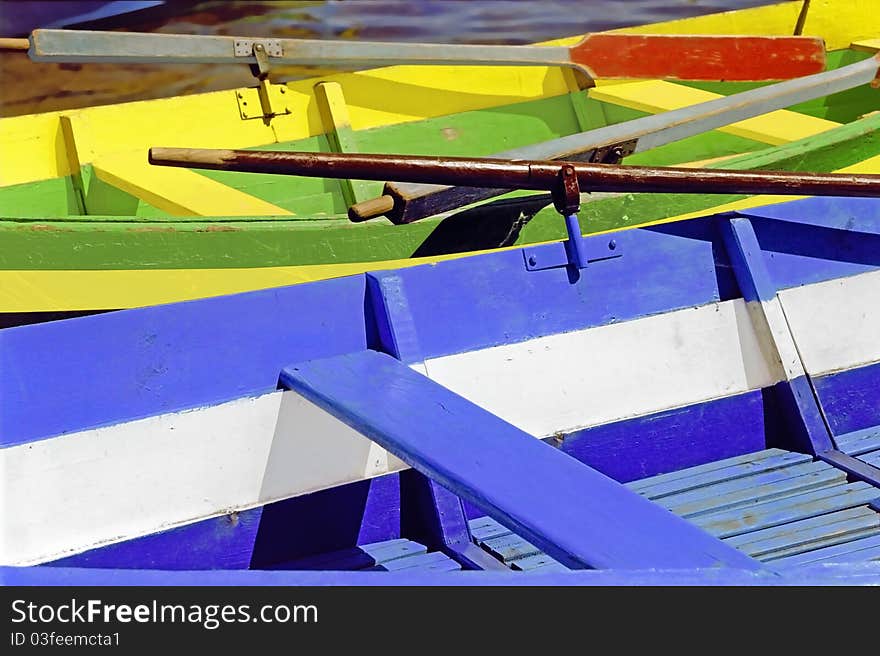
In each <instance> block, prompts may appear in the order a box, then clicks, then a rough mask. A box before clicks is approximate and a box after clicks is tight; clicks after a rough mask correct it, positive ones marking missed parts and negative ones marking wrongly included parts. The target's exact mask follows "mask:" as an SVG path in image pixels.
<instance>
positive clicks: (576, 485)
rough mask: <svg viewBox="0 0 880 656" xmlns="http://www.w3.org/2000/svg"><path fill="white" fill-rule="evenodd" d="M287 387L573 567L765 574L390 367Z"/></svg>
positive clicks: (326, 374)
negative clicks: (721, 568)
mask: <svg viewBox="0 0 880 656" xmlns="http://www.w3.org/2000/svg"><path fill="white" fill-rule="evenodd" d="M281 384H282V385H283V386H286V387H289V388H291V389H293V390H295V391H296V392H298V393H300V394H302V395H304V396H305V398H307V399H308V400H310V401H312V402H313V403H315V404H316V405H318V406H319V407H321V408H323V409H325V410H326V411H328V412H329V413H330V414H332V415H334V416H336V417H337V418H338V419H340V420H341V421H343V422H344V423H346V424H348V425H349V426H352V427H353V428H355V429H356V430H358V431H359V432H361V433H362V434H364V435H365V436H367V437H368V438H370V439H371V440H373V441H374V442H376V443H378V444H379V445H381V446H383V447H385V448H386V449H388V450H389V451H390V452H391V453H393V454H395V455H397V456H398V457H400V458H401V459H403V460H404V461H405V462H406V463H407V464H409V465H410V466H412V467H413V468H415V469H416V470H418V471H420V472H421V473H422V474H424V475H426V476H429V477H430V478H432V479H434V480H436V481H437V482H438V483H440V484H441V485H443V486H444V487H446V488H447V489H449V490H450V491H452V492H454V493H456V494H458V495H459V496H461V497H463V498H465V499H466V500H468V501H469V502H471V503H473V504H474V505H476V506H477V507H479V508H481V509H482V510H483V511H484V512H486V514H487V515H489V516H491V517H492V518H493V519H495V520H497V521H499V522H500V523H502V524H504V525H505V526H507V527H508V528H510V529H511V530H512V531H514V532H515V533H517V534H518V535H520V536H522V537H523V538H524V539H526V540H527V541H529V542H530V543H532V544H534V545H535V546H536V547H538V548H539V549H541V550H542V551H544V552H545V553H547V554H549V555H550V556H552V557H553V558H555V559H557V560H559V561H560V562H562V563H563V564H564V565H568V566H571V567H574V568H583V567H600V568H601V567H699V566H718V565H720V564H722V563H726V564H730V565H734V566H738V567H743V568H746V569H754V568H755V567H756V566H757V563H756V562H755V561H753V560H751V559H749V558H748V557H746V556H744V555H742V554H740V553H739V552H737V551H736V550H735V549H733V548H731V547H728V546H727V545H724V544H723V543H722V542H720V541H719V540H715V539H714V538H712V537H710V536H709V535H707V534H706V533H704V532H703V531H701V530H699V529H697V528H695V527H694V526H692V525H690V524H688V523H687V522H685V521H684V520H682V519H680V518H677V517H675V516H674V515H672V514H671V513H669V512H667V511H666V510H664V509H663V508H660V507H659V506H657V505H655V504H653V503H652V502H650V501H648V500H647V499H644V498H642V497H640V496H638V495H637V494H635V493H633V492H631V491H629V490H627V489H626V488H624V487H623V486H622V485H620V484H618V483H616V482H615V481H613V480H611V479H610V478H608V477H606V476H604V475H602V474H600V473H599V472H597V471H595V470H594V469H592V468H590V467H587V466H586V465H584V464H582V463H580V462H578V461H576V460H575V459H573V458H571V457H569V456H567V455H565V454H564V453H562V452H560V451H558V450H556V449H554V448H552V447H549V446H548V445H546V444H544V443H542V442H540V441H539V440H536V439H535V438H534V437H533V436H531V435H529V434H527V433H525V432H523V431H521V430H520V429H518V428H516V427H514V426H512V425H511V424H508V423H506V422H505V421H503V420H501V419H500V418H498V417H497V416H495V415H493V414H491V413H490V412H488V411H486V410H484V409H483V408H481V407H479V406H477V405H475V404H473V403H471V402H470V401H468V400H466V399H464V398H463V397H461V396H459V395H457V394H455V393H453V392H452V391H450V390H449V389H447V388H445V387H443V386H441V385H439V384H437V383H435V382H433V381H432V380H430V379H428V378H426V377H425V376H423V375H421V374H419V373H417V372H415V371H413V370H412V369H410V368H409V367H407V366H406V365H404V364H402V363H400V362H399V361H397V360H395V359H393V358H391V357H390V356H388V355H385V354H382V353H377V352H375V351H362V352H359V353H351V354H347V355H341V356H337V357H334V358H328V359H324V360H312V361H309V362H306V363H300V364H297V365H292V366H289V367H286V368H285V369H284V370H283V371H282V373H281ZM498 453H504V456H505V457H504V458H503V459H502V458H497V457H495V456H496V454H498Z"/></svg>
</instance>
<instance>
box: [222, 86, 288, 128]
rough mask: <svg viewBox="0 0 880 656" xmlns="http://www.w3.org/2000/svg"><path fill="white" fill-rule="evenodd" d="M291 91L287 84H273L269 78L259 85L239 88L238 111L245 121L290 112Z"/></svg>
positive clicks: (236, 93) (237, 93)
mask: <svg viewBox="0 0 880 656" xmlns="http://www.w3.org/2000/svg"><path fill="white" fill-rule="evenodd" d="M289 93H290V91H289V89H288V88H287V87H286V86H285V85H283V84H272V83H271V82H269V80H261V81H260V86H258V87H252V88H249V89H237V90H236V92H235V99H236V101H237V102H238V113H239V114H240V115H241V118H242V120H245V121H246V120H248V119H253V118H261V119H264V120H268V119H270V118H272V117H273V116H281V115H283V114H290V113H291V111H290V107H289V106H288V102H287V96H288V95H289ZM264 96H265V98H264Z"/></svg>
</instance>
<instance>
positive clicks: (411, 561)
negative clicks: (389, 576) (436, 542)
mask: <svg viewBox="0 0 880 656" xmlns="http://www.w3.org/2000/svg"><path fill="white" fill-rule="evenodd" d="M450 563H453V565H454V566H453V567H451V569H461V565H459V564H458V563H456V562H455V561H454V560H452V559H451V558H450V557H449V556H447V555H446V554H444V553H441V552H439V551H432V552H430V553H420V554H413V555H411V556H407V557H406V558H394V559H392V560H388V561H385V562H383V563H381V564H379V565H376V567H374V568H371V569H375V570H383V571H387V572H397V571H400V570H404V569H444V570H445V569H449V568H450V566H449V564H450Z"/></svg>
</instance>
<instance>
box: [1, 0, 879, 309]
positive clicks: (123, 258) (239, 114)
mask: <svg viewBox="0 0 880 656" xmlns="http://www.w3.org/2000/svg"><path fill="white" fill-rule="evenodd" d="M834 4H835V3H825V4H822V5H817V6H816V7H814V8H811V9H810V12H812V13H810V14H808V20H807V22H806V24H805V29H804V34H818V35H820V36H823V37H824V38H825V42H826V46H827V47H828V48H829V51H828V52H827V57H826V59H827V68H828V70H829V71H845V70H850V69H851V68H852V67H858V66H860V65H861V68H860V69H859V70H860V71H861V72H860V73H859V75H861V76H863V77H864V75H865V74H866V73H865V71H869V70H870V69H871V66H874V67H875V68H874V70H875V71H876V62H877V61H878V60H877V58H876V56H875V54H874V50H873V48H874V45H873V44H874V43H875V42H874V41H871V40H870V38H871V36H872V35H873V34H876V33H880V18H878V17H876V16H875V15H874V13H875V12H871V11H870V8H869V7H868V3H862V2H853V3H840V6H838V7H837V10H836V11H835V10H834V7H833V6H832V5H834ZM843 5H846V10H843V9H841V7H843ZM801 7H802V3H801V2H787V3H781V4H777V5H772V6H768V7H761V8H758V9H753V10H742V11H739V12H732V13H730V14H726V15H724V14H719V15H715V16H707V17H701V18H699V19H689V20H685V21H676V22H673V23H669V24H661V25H651V26H642V27H641V28H639V30H641V31H643V32H644V31H652V32H658V33H661V32H670V33H689V32H691V33H703V34H711V33H713V32H714V33H721V32H723V31H725V30H727V29H729V27H725V26H729V25H731V23H730V20H731V19H732V18H737V19H738V22H737V23H735V24H736V25H737V26H738V27H737V30H738V31H740V32H746V33H755V34H791V33H792V31H791V28H792V26H793V25H794V23H795V21H796V20H797V17H798V15H799V13H800V8H801ZM713 21H714V22H713ZM576 40H577V38H573V39H568V40H562V41H560V42H558V43H561V44H566V43H571V42H574V41H576ZM849 46H852V47H849ZM34 66H35V67H38V66H39V64H38V63H34ZM870 77H871V76H869V77H868V78H867V81H869V80H870ZM803 79H806V78H803ZM834 79H836V78H834ZM847 79H848V80H849V78H847ZM859 79H861V78H859ZM791 82H796V81H794V80H793V81H791ZM851 82H852V81H851V80H849V82H847V84H849V86H843V87H841V88H842V90H841V91H839V92H837V93H833V94H831V95H827V94H825V93H823V94H821V95H819V94H818V93H817V92H815V90H814V91H813V92H812V95H811V96H810V97H811V99H810V100H808V101H805V102H795V103H791V104H790V105H782V106H783V107H787V109H775V107H773V103H769V105H770V106H771V109H773V111H758V110H759V109H762V108H764V110H766V106H767V103H766V101H765V104H764V105H762V104H760V103H757V104H755V105H754V106H753V111H752V113H751V114H747V115H745V116H744V117H743V118H742V119H741V120H734V119H736V118H737V117H736V116H735V113H733V112H731V115H730V117H729V120H727V121H726V122H725V123H723V124H721V125H720V126H719V127H717V128H716V129H711V130H705V129H702V130H697V129H695V130H694V133H693V134H692V135H691V136H688V137H686V138H677V139H674V140H673V139H671V138H669V139H667V140H666V141H665V142H663V145H660V146H658V147H652V148H646V149H644V150H642V151H639V149H638V148H631V149H632V150H634V151H635V152H633V153H632V154H629V155H626V153H627V152H628V151H627V150H626V148H627V147H628V142H627V140H626V139H623V140H621V135H627V134H630V132H628V131H631V130H632V129H633V128H631V127H629V126H633V125H649V126H654V129H653V132H652V131H650V130H649V131H647V132H645V134H646V135H648V136H650V135H651V134H660V133H663V131H664V130H665V129H667V128H668V125H667V127H666V128H664V127H663V125H665V124H664V121H667V122H668V119H667V118H665V117H668V116H669V114H668V113H669V112H674V111H679V112H682V111H691V110H692V109H693V107H695V106H697V107H699V106H706V107H708V105H705V103H712V102H715V103H716V104H717V103H718V102H722V101H723V99H724V98H725V97H729V96H731V95H732V94H735V93H741V92H742V93H746V92H751V91H755V90H759V89H767V88H768V87H767V86H766V85H759V84H749V83H734V82H724V83H697V82H690V83H683V82H681V83H680V82H668V81H659V80H641V81H610V82H607V83H606V82H603V81H601V80H600V81H599V82H598V84H597V85H596V86H594V87H592V88H589V89H584V88H581V86H580V84H579V81H578V79H577V78H576V77H575V75H573V74H572V73H571V71H570V70H567V69H560V68H554V67H539V66H533V67H527V68H515V69H514V68H509V67H488V66H485V67H484V66H472V67H455V66H430V67H413V66H397V67H391V68H382V69H374V70H370V71H362V72H357V73H341V74H337V75H332V76H326V77H322V78H315V79H309V80H300V81H296V82H290V83H287V84H272V83H269V82H268V81H266V80H263V81H261V82H260V84H259V86H258V87H254V88H241V89H235V90H228V91H220V92H213V93H206V94H196V95H189V96H179V97H174V98H168V99H161V100H151V101H144V102H134V103H124V104H118V105H107V106H99V107H90V108H86V109H80V110H68V111H60V112H51V113H46V114H35V115H29V116H20V117H12V118H5V119H0V149H2V151H3V152H4V160H5V161H4V166H3V167H2V169H0V217H2V218H0V244H2V248H0V314H2V315H4V316H6V317H7V318H6V319H4V321H5V323H6V325H9V324H11V323H21V322H24V321H32V320H39V319H41V318H47V317H55V316H60V315H65V314H69V313H72V312H91V311H96V310H106V309H118V308H124V307H136V306H142V305H149V304H154V303H164V302H171V301H177V300H186V299H191V298H198V297H203V296H213V295H219V294H225V293H231V292H238V291H245V290H250V289H257V288H264V287H273V286H281V285H287V284H290V283H292V282H305V281H309V280H315V279H322V278H328V277H334V276H339V275H347V274H351V273H357V272H361V271H364V270H366V269H367V268H369V269H375V268H377V265H376V262H377V261H386V260H387V261H388V262H387V264H388V266H389V267H392V266H394V267H396V266H404V265H407V264H418V263H423V262H425V261H426V258H427V260H428V261H430V260H436V259H442V258H446V257H455V256H457V255H459V254H461V253H466V252H471V251H479V250H485V249H493V248H499V247H508V246H514V245H521V244H526V243H536V242H543V241H550V240H559V239H563V238H565V235H566V233H565V226H564V225H563V223H562V221H561V220H560V218H559V215H558V214H557V213H556V212H555V211H554V209H553V207H552V203H551V199H550V197H549V195H548V194H544V193H533V192H514V193H508V194H504V195H501V196H497V197H493V198H487V199H482V200H481V201H480V202H479V203H476V204H473V203H472V204H469V205H465V206H461V207H454V208H447V209H443V210H442V211H439V212H436V213H428V214H427V215H426V216H424V217H421V216H419V217H416V218H418V219H419V220H415V221H413V222H411V223H408V224H407V225H395V223H394V222H392V221H390V220H388V219H387V218H376V219H373V220H369V221H365V222H360V223H355V222H352V221H351V220H350V219H349V217H348V211H349V207H350V206H352V205H356V204H362V203H364V202H369V201H370V200H371V199H375V198H381V197H382V196H383V194H384V193H385V192H386V191H387V189H385V188H383V184H382V183H381V182H370V181H350V180H343V181H337V180H325V179H311V178H293V177H286V176H273V175H264V174H242V173H232V172H224V171H201V170H198V171H197V170H195V169H193V170H188V169H165V168H160V167H151V166H150V165H149V163H148V162H147V157H146V153H147V149H148V148H149V147H152V146H178V147H191V148H249V149H261V150H266V149H272V150H282V151H285V150H289V151H323V152H364V153H383V152H402V153H409V154H430V155H438V156H488V155H492V154H497V153H508V152H510V151H514V152H518V150H517V149H523V148H529V147H531V148H535V147H538V148H542V147H548V146H547V144H552V143H554V140H559V139H561V138H567V137H570V136H571V135H576V134H588V135H589V134H596V132H597V131H600V130H606V132H608V133H609V134H612V135H616V136H617V141H616V142H615V141H614V140H613V139H612V140H611V141H610V142H609V146H610V145H614V144H615V143H618V145H622V146H623V147H624V151H623V154H624V155H625V157H624V158H623V163H624V164H644V165H653V166H664V165H685V166H688V165H691V166H703V167H714V168H724V169H731V170H746V169H759V170H774V169H775V170H792V171H817V172H818V171H821V172H824V171H840V170H846V171H861V172H877V171H880V159H878V157H880V139H878V137H877V128H878V127H880V115H878V114H877V113H876V112H875V111H874V110H875V109H876V108H877V107H878V106H880V100H878V95H877V94H878V93H880V91H877V90H876V89H873V88H871V87H870V86H869V85H868V84H867V83H866V81H863V82H862V83H860V84H852V83H851ZM784 84H788V83H780V85H777V86H779V87H780V88H781V85H784ZM733 104H735V103H730V105H733ZM689 108H690V109H689ZM267 110H268V111H267ZM872 112H873V113H872ZM635 120H642V123H641V124H633V123H630V122H631V121H635ZM646 121H647V123H646ZM691 122H692V123H693V121H691ZM658 126H659V127H658ZM603 134H604V133H603ZM536 144H543V146H536ZM599 150H600V149H598V148H592V149H588V150H587V151H586V155H585V156H589V157H595V155H596V153H597V151H599ZM618 154H620V153H618ZM778 200H781V199H774V198H773V197H746V196H705V195H689V194H663V195H658V194H638V193H636V194H595V195H593V196H591V197H589V198H587V197H585V198H584V203H583V206H582V211H581V215H580V216H581V227H582V229H583V231H584V233H596V232H601V231H606V230H612V229H619V228H621V227H628V226H635V225H642V224H645V223H650V222H660V221H666V220H674V219H678V218H682V217H685V216H699V215H704V214H710V213H715V212H718V211H723V210H724V209H728V208H742V207H749V206H754V205H756V204H761V203H768V202H774V201H778ZM59 313H60V315H59ZM23 315H27V316H23Z"/></svg>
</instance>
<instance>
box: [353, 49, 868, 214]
mask: <svg viewBox="0 0 880 656" xmlns="http://www.w3.org/2000/svg"><path fill="white" fill-rule="evenodd" d="M878 70H880V54H878V55H877V56H875V57H872V58H869V59H865V60H863V61H861V62H856V63H855V64H850V65H848V66H844V67H841V68H838V69H836V70H833V71H827V72H825V73H819V74H817V75H810V76H807V77H802V78H798V79H796V80H787V81H785V82H780V83H778V84H774V85H771V86H766V87H761V88H759V89H752V90H750V91H744V92H742V93H738V94H734V95H732V96H727V97H725V98H717V99H715V100H710V101H708V102H704V103H699V104H697V105H691V106H690V107H683V108H681V109H676V110H673V111H670V112H664V113H662V114H657V115H654V116H646V117H643V118H639V119H635V120H633V121H628V122H626V123H620V124H617V125H610V126H607V127H602V128H598V129H596V130H590V131H588V132H581V133H578V134H573V135H569V136H566V137H561V138H559V139H553V140H551V141H546V142H543V143H538V144H534V145H531V146H524V147H522V148H516V149H514V150H508V151H505V152H502V153H496V154H494V155H491V157H498V158H502V159H572V160H590V161H597V160H598V161H608V160H609V159H611V160H612V161H620V159H621V158H622V157H623V156H625V155H630V154H633V153H640V152H643V151H646V150H650V149H652V148H657V147H658V146H662V145H664V144H667V143H671V142H674V141H679V140H681V139H684V138H686V137H690V136H693V135H695V134H700V133H702V132H707V131H709V130H714V129H717V128H719V127H722V126H724V125H729V124H731V123H736V122H737V121H742V120H745V119H747V118H751V117H753V116H759V115H761V114H765V113H767V112H771V111H774V110H777V109H782V108H784V107H790V106H791V105H794V104H797V103H801V102H805V101H807V100H812V99H814V98H821V97H823V96H826V95H828V94H831V93H837V92H839V91H844V90H846V89H852V88H854V87H857V86H860V85H863V84H868V83H870V82H871V81H872V80H874V79H875V77H876V76H877V74H878ZM615 149H617V150H615ZM506 191H507V190H505V189H478V188H474V187H464V186H443V185H436V184H430V185H429V184H418V183H401V182H388V183H386V185H385V189H384V191H383V195H382V196H380V197H377V198H373V199H369V200H365V201H363V202H360V203H357V204H355V205H352V206H351V208H350V209H349V218H350V219H351V220H352V221H365V220H367V219H371V218H374V217H377V216H381V215H383V214H384V215H386V216H387V217H388V218H389V219H390V220H391V221H392V222H394V223H411V222H413V221H418V220H420V219H424V218H426V217H429V216H433V215H435V214H439V213H440V212H445V211H448V210H451V209H455V208H457V207H461V206H462V205H466V204H468V203H474V202H476V201H479V200H485V199H487V198H492V197H493V196H498V195H499V194H503V193H505V192H506Z"/></svg>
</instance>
